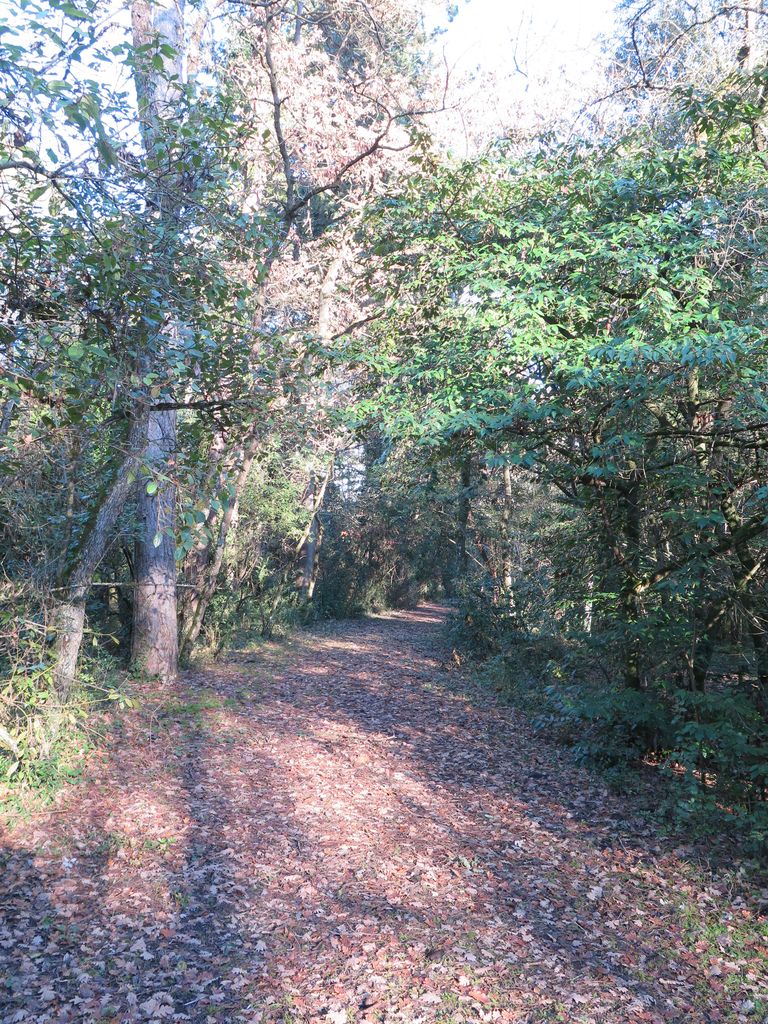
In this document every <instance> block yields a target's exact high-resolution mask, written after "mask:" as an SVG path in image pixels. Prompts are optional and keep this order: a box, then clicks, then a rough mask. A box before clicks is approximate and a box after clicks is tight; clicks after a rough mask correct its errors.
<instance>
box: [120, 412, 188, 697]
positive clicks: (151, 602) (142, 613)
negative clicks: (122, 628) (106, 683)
mask: <svg viewBox="0 0 768 1024" xmlns="http://www.w3.org/2000/svg"><path fill="white" fill-rule="evenodd" d="M175 449H176V413H175V411H169V410H163V411H160V412H152V413H151V414H150V417H149V422H148V426H147V460H148V461H149V462H150V463H151V464H154V465H157V466H160V467H161V468H163V469H165V468H166V467H168V466H169V464H170V463H171V461H172V459H173V455H174V452H175ZM150 483H156V484H157V489H156V490H155V491H154V493H153V494H148V493H147V486H148V485H149V484H150ZM138 515H139V536H138V539H137V543H136V564H135V570H136V589H135V592H134V602H133V638H132V642H131V666H132V667H133V668H134V670H138V671H140V672H145V673H147V674H148V675H152V676H159V677H160V678H161V679H173V678H174V677H175V675H176V672H177V669H178V656H179V646H178V625H177V619H176V537H175V529H174V528H175V522H176V485H175V484H174V483H173V481H172V480H169V479H167V478H166V479H164V480H162V481H160V482H159V483H158V482H157V481H153V480H151V479H150V480H146V479H145V480H142V481H141V482H140V484H139V498H138Z"/></svg>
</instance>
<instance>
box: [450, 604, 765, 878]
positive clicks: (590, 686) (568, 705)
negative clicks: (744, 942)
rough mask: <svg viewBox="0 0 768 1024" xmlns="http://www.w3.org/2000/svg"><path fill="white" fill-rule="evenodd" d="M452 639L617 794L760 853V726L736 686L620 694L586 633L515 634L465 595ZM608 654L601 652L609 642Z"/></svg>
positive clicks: (544, 732) (486, 681)
mask: <svg viewBox="0 0 768 1024" xmlns="http://www.w3.org/2000/svg"><path fill="white" fill-rule="evenodd" d="M450 639H451V642H452V643H453V644H455V645H456V648H457V649H458V650H459V651H460V652H462V656H463V657H466V658H468V660H469V661H470V663H473V664H474V665H475V671H476V672H477V675H478V678H479V679H480V681H481V682H482V684H483V685H485V686H487V687H489V688H490V689H491V690H493V691H494V692H495V693H496V694H498V695H499V697H500V699H502V700H508V701H510V702H511V703H513V704H514V705H515V706H517V707H519V708H520V709H521V710H522V711H524V713H525V714H526V716H527V717H528V719H529V720H530V722H531V725H532V727H533V730H534V732H535V733H536V734H538V735H539V736H541V737H542V738H543V739H545V740H547V741H550V742H555V743H557V744H561V745H563V746H565V747H568V748H569V749H570V750H571V751H572V753H573V755H574V756H575V758H576V761H577V762H578V763H581V764H584V765H586V766H589V767H591V768H594V769H596V770H597V771H598V772H599V773H600V774H601V776H602V777H603V778H604V779H605V780H606V782H607V783H608V785H609V786H610V787H611V788H612V789H613V790H614V791H616V792H619V793H627V794H632V795H633V796H634V797H635V798H636V799H637V800H638V801H639V802H640V803H641V804H643V803H644V804H645V805H646V806H648V807H649V808H650V809H652V811H653V813H654V814H655V815H656V816H657V817H658V820H659V824H660V827H661V826H662V824H663V822H664V820H666V821H667V823H668V824H669V825H670V826H671V827H673V828H676V829H678V830H680V832H681V834H682V833H684V834H685V835H686V836H687V837H688V838H694V839H696V840H697V841H708V840H709V841H712V840H715V839H716V840H718V841H720V840H723V839H726V840H727V841H730V842H734V841H735V842H737V843H738V845H739V848H740V850H741V853H743V854H744V855H746V856H747V857H750V856H751V857H757V858H760V857H762V856H764V854H765V852H766V850H768V805H766V802H765V799H764V793H763V791H762V788H761V786H762V784H763V781H764V778H765V773H766V763H765V749H766V745H768V730H767V729H766V725H765V723H764V722H763V721H762V720H761V718H760V716H759V715H758V714H757V713H756V711H755V708H754V704H753V702H752V701H751V700H750V696H749V692H748V689H747V687H748V683H747V684H745V685H744V687H743V690H742V692H739V689H738V688H737V687H736V686H727V685H724V686H722V687H721V688H720V689H719V690H716V691H714V692H711V693H707V694H692V693H691V692H690V690H689V689H685V688H682V687H679V686H674V685H672V684H668V685H666V686H662V687H658V688H656V689H654V690H650V691H639V692H637V691H631V690H627V689H626V687H624V686H623V685H622V684H621V682H620V681H619V682H618V683H617V682H615V681H614V680H612V679H611V677H610V674H609V671H608V670H607V669H606V645H605V642H602V643H601V641H600V638H595V637H584V636H583V635H582V636H579V637H569V638H566V637H564V636H563V635H562V634H560V635H558V634H554V633H551V634H549V635H547V634H543V633H542V634H535V633H524V632H520V631H516V630H515V629H514V628H513V627H512V626H511V625H510V623H509V619H508V617H507V616H499V615H498V614H494V610H493V609H492V608H488V607H486V606H483V605H480V606H478V604H477V603H472V604H471V605H467V604H466V603H464V604H463V605H462V606H460V607H459V608H458V609H457V611H456V613H455V615H454V616H453V618H452V620H451V625H450ZM608 650H609V648H608Z"/></svg>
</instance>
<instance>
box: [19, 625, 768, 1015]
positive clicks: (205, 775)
mask: <svg viewBox="0 0 768 1024" xmlns="http://www.w3.org/2000/svg"><path fill="white" fill-rule="evenodd" d="M442 619H443V613H442V611H440V610H439V609H432V608H422V609H419V610H417V611H415V612H408V613H398V614H393V615H390V616H388V617H382V618H377V619H373V620H367V621H364V622H355V623H342V624H335V625H332V626H327V627H325V628H324V629H321V630H319V631H317V632H314V633H311V634H307V635H305V636H304V637H302V638H299V639H298V640H297V641H295V642H294V643H293V645H292V646H291V648H290V649H286V648H281V649H280V656H279V658H278V659H276V660H273V661H272V662H271V663H270V661H269V658H268V657H267V656H265V657H263V658H262V660H261V661H259V660H258V659H256V660H248V661H247V662H244V661H240V662H238V660H237V658H233V659H232V660H231V661H230V662H229V663H225V664H222V665H220V666H216V667H215V668H214V669H213V670H212V671H210V672H207V673H204V674H201V673H197V674H190V675H188V676H187V677H186V679H184V680H183V681H182V683H180V684H179V686H178V687H177V688H176V690H174V691H173V692H172V693H170V692H168V691H167V690H166V691H164V692H163V693H155V692H154V691H152V690H151V688H150V687H146V688H145V691H146V692H145V696H146V697H147V698H148V699H147V700H146V702H145V704H144V705H143V706H140V707H139V708H137V709H135V710H133V711H131V712H130V713H129V714H127V715H125V716H124V717H123V718H122V719H121V732H120V733H119V734H116V736H115V739H114V742H113V743H112V745H111V746H110V748H109V749H108V750H104V751H101V752H98V753H97V754H95V755H94V756H93V758H92V761H91V768H90V771H91V780H92V783H91V784H90V785H83V786H81V787H79V789H78V791H77V793H76V794H75V793H73V792H72V791H68V792H66V793H64V794H63V795H62V798H61V800H60V803H59V805H58V806H57V807H56V808H55V811H56V813H49V814H47V815H46V814H40V815H38V816H37V817H36V818H35V819H34V820H32V821H30V822H28V823H26V824H23V823H22V824H20V826H19V828H18V829H17V830H16V831H15V832H14V833H13V835H11V836H9V837H8V838H7V839H6V852H5V865H4V868H5V870H4V885H5V886H6V887H7V890H8V898H7V899H5V900H4V901H3V908H4V912H5V914H4V920H3V922H2V924H0V959H2V960H3V961H4V966H5V968H6V971H5V977H6V983H5V987H4V988H3V989H2V990H0V1006H2V1015H1V1016H0V1019H1V1020H2V1021H3V1024H5V1022H6V1021H8V1022H9V1024H14V1022H19V1024H31V1022H33V1021H34V1022H35V1024H69V1022H89V1024H90V1022H95V1021H99V1022H100V1024H142V1022H152V1021H155V1022H168V1021H172V1022H175V1021H180V1022H182V1021H192V1022H194V1024H209V1022H210V1024H213V1022H219V1024H220V1022H222V1021H227V1022H232V1024H256V1022H262V1024H271V1022H282V1024H288V1022H293V1024H302V1022H310V1021H314V1022H320V1024H321V1022H323V1021H326V1022H329V1024H347V1022H350V1021H353V1020H361V1021H365V1022H366V1024H381V1022H389V1021H392V1022H401V1021H402V1022H413V1024H417V1022H429V1021H438V1020H443V1021H449V1020H450V1021H453V1022H456V1024H458V1022H462V1024H464V1022H469V1021H486V1020H487V1021H494V1022H500V1024H506V1022H509V1024H525V1022H529V1021H533V1020H546V1019H551V1020H557V1019H558V1014H560V1015H561V1017H560V1019H566V1020H568V1021H569V1022H570V1021H571V1020H572V1021H573V1022H574V1024H576V1022H581V1021H590V1022H591V1021H596V1020H599V1021H601V1022H605V1024H636V1022H641V1021H642V1022H646V1021H647V1022H649V1024H665V1022H666V1024H673V1022H680V1021H683V1020H684V1021H685V1022H686V1024H709V1022H710V1021H716V1020H718V1019H722V1020H724V1021H725V1020H728V1021H729V1024H730V1022H731V1021H733V1022H734V1024H739V1022H741V1021H742V1020H743V1021H744V1022H746V1024H758V1022H759V1016H756V1014H757V1012H758V1010H759V1007H760V1005H761V1002H760V1000H761V992H762V993H765V991H766V989H767V988H768V984H767V982H768V971H767V970H766V959H765V950H764V940H763V941H761V940H760V937H759V932H757V931H755V928H757V927H759V925H758V924H757V922H756V915H755V911H754V910H753V909H752V907H751V905H750V904H749V903H748V902H747V901H746V898H745V896H744V894H743V893H742V892H739V891H738V887H736V886H735V885H734V883H733V879H732V878H731V879H727V880H723V881H722V882H720V883H719V884H717V880H716V879H713V878H711V877H709V876H707V875H706V874H704V873H703V872H702V871H700V870H699V869H697V868H696V867H695V865H693V864H692V863H691V862H690V861H689V860H687V859H686V857H687V856H688V853H687V852H686V851H680V850H677V851H676V850H674V848H671V847H670V848H669V849H666V848H664V847H663V846H661V845H660V844H659V842H658V839H657V837H656V836H654V835H653V833H652V831H651V827H650V826H648V825H647V823H645V822H644V821H643V820H642V819H639V818H637V817H633V812H632V808H631V807H628V806H625V805H621V804H620V803H619V802H618V801H616V800H614V799H613V798H611V797H610V795H609V794H607V793H606V791H605V789H604V787H603V786H602V785H601V784H600V782H599V781H597V780H595V779H594V778H592V777H590V776H589V775H587V774H586V773H585V772H583V771H581V770H580V769H578V768H576V767H575V766H573V765H572V764H570V763H569V762H568V760H567V757H566V755H564V754H563V752H562V751H557V750H554V749H551V748H548V747H545V746H542V745H541V743H540V742H538V741H537V740H536V738H535V737H533V736H532V735H531V734H530V732H529V731H528V730H527V727H526V725H525V723H524V721H523V720H522V719H521V717H520V716H519V715H518V714H517V713H516V712H514V711H511V710H510V709H506V708H502V707H496V706H494V705H493V704H492V702H491V701H490V698H489V696H488V694H487V692H485V691H478V690H476V689H475V688H474V687H473V684H472V681H471V680H470V679H466V678H464V677H462V676H460V675H458V674H450V675H448V674H446V673H445V672H444V671H442V670H441V669H440V667H439V661H438V659H439V657H440V656H441V652H440V649H439V644H440V633H439V631H440V629H441V625H442ZM268 653H269V651H268V652H267V654H268ZM262 665H263V667H262ZM200 694H204V695H205V699H204V700H203V699H201V697H200ZM244 694H246V695H247V694H255V695H257V697H258V700H257V701H256V702H252V701H251V699H250V697H247V696H246V697H244V696H243V695H244ZM158 708H162V709H163V710H162V714H160V713H159V712H158ZM190 709H193V710H190ZM96 780H98V785H96V784H94V783H95V781H96ZM565 794H568V796H566V795H565ZM713 922H714V923H713ZM745 936H746V937H745ZM737 938H738V941H737ZM562 1014H565V1018H563V1017H562ZM729 1014H730V1017H729ZM734 1014H736V1016H734Z"/></svg>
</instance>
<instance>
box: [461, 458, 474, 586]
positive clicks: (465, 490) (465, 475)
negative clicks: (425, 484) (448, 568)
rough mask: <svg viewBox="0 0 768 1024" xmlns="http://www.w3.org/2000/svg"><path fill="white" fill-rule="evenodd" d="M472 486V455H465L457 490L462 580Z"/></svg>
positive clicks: (465, 565)
mask: <svg viewBox="0 0 768 1024" xmlns="http://www.w3.org/2000/svg"><path fill="white" fill-rule="evenodd" d="M471 486H472V456H471V455H466V456H465V457H464V459H463V460H462V463H461V476H460V487H461V490H460V491H459V515H458V528H459V575H460V576H461V579H462V581H464V580H465V579H466V577H467V571H468V569H469V553H468V550H467V540H468V530H467V525H468V523H469V512H470V508H471V499H470V494H469V489H470V487H471Z"/></svg>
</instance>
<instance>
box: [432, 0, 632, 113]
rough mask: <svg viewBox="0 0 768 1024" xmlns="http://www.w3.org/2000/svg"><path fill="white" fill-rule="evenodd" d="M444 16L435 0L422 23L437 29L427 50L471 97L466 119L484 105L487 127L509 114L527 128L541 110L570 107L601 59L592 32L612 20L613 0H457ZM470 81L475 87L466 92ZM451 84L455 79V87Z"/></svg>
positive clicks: (605, 30) (603, 30) (591, 82)
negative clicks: (451, 12)
mask: <svg viewBox="0 0 768 1024" xmlns="http://www.w3.org/2000/svg"><path fill="white" fill-rule="evenodd" d="M457 5H458V13H457V14H456V16H455V17H454V18H453V20H452V21H451V22H448V19H447V17H446V14H445V4H443V3H436V4H435V5H434V8H433V13H432V14H431V16H430V17H428V18H427V28H428V29H435V28H442V29H444V31H443V32H441V33H440V34H439V35H438V36H437V38H436V39H435V42H434V43H433V49H434V52H435V57H436V58H437V60H438V61H440V62H443V61H445V64H446V65H447V67H448V68H449V69H450V72H451V78H452V79H453V81H454V83H456V85H457V88H460V90H463V92H464V94H465V95H467V96H468V97H471V98H470V100H469V102H470V103H472V104H473V105H474V108H475V109H474V120H475V121H476V120H477V115H478V110H477V108H478V107H483V106H485V107H486V108H487V113H488V117H489V122H494V124H493V129H491V128H489V131H493V130H494V129H497V128H499V127H500V125H501V124H502V122H504V121H505V119H506V120H509V119H510V118H512V119H516V120H518V121H520V119H523V120H525V121H527V122H530V125H531V126H532V127H533V126H535V125H536V124H537V122H538V123H541V122H544V121H546V119H547V116H548V114H549V112H551V111H552V110H553V109H559V110H560V111H561V112H562V108H563V106H564V105H565V106H568V105H569V104H570V105H572V106H573V108H574V110H575V109H576V108H577V107H578V105H579V103H580V101H581V99H582V98H583V97H585V96H586V95H587V94H588V93H589V91H590V87H592V88H593V89H594V88H596V84H595V83H596V82H597V79H598V75H599V73H600V67H601V66H602V63H603V61H602V57H603V51H602V48H601V45H600V36H601V35H603V36H606V35H610V33H611V30H612V28H613V26H614V13H613V12H614V6H615V3H614V0H538V2H535V0H457ZM473 81H474V83H475V92H474V96H472V95H471V94H472V91H473V86H472V82H473ZM459 83H462V84H461V85H460V86H459Z"/></svg>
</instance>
